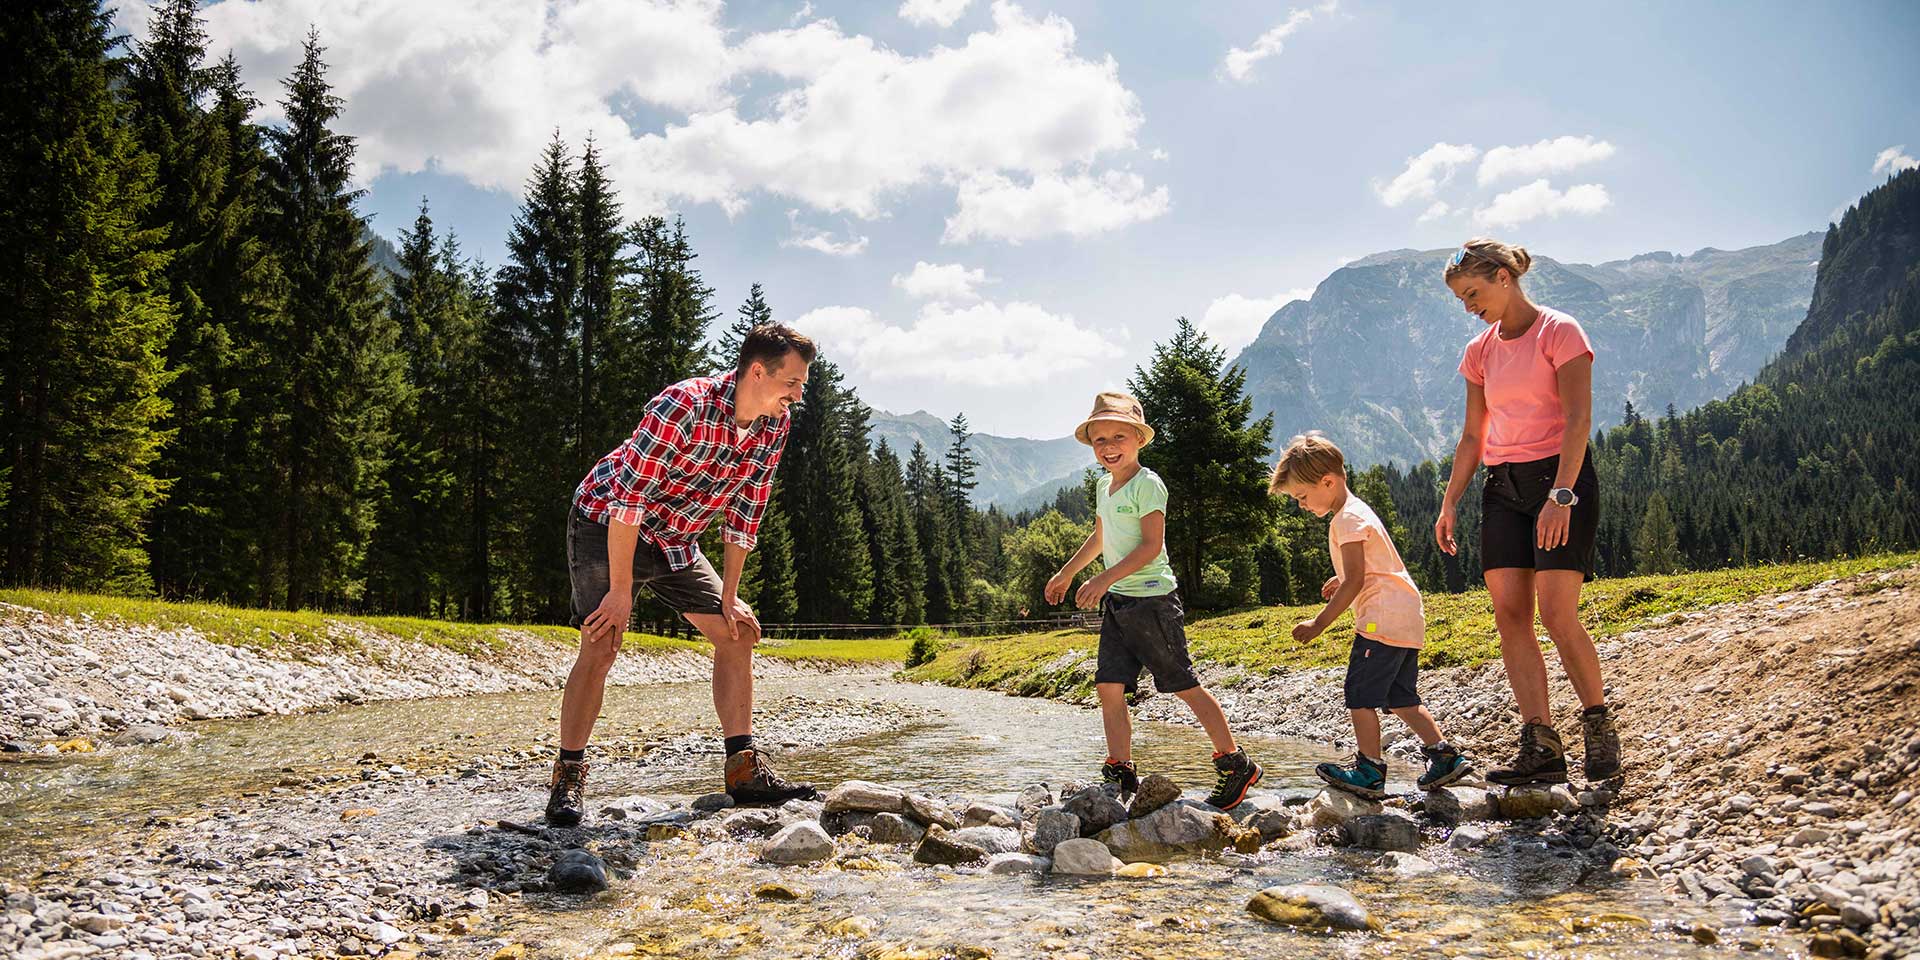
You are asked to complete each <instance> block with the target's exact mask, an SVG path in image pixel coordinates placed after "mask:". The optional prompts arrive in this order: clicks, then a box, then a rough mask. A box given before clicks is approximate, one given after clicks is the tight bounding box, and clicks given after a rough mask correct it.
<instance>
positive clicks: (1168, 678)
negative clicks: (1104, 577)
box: [1093, 593, 1200, 693]
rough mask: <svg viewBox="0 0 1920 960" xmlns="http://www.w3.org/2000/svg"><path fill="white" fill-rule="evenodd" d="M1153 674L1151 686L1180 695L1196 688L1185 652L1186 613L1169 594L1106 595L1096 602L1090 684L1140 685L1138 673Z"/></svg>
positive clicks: (1131, 688)
mask: <svg viewBox="0 0 1920 960" xmlns="http://www.w3.org/2000/svg"><path fill="white" fill-rule="evenodd" d="M1142 667H1144V668H1146V669H1147V670H1150V671H1152V672H1153V687H1154V689H1156V690H1158V691H1160V692H1161V693H1179V692H1180V691H1182V690H1191V689H1193V688H1194V687H1197V686H1199V685H1200V678H1199V677H1197V676H1194V673H1193V657H1192V656H1190V655H1188V653H1187V628H1186V612H1185V611H1183V610H1181V609H1180V600H1179V598H1178V597H1175V596H1174V595H1173V594H1171V593H1169V594H1167V595H1165V596H1159V597H1129V596H1126V595H1125V594H1119V593H1109V594H1107V595H1106V598H1105V599H1103V600H1101V601H1100V656H1099V660H1098V666H1097V667H1096V668H1095V669H1094V674H1093V682H1095V683H1121V684H1125V685H1126V688H1127V692H1128V693H1132V692H1133V691H1134V690H1135V689H1136V688H1137V687H1138V686H1139V685H1140V670H1141V668H1142Z"/></svg>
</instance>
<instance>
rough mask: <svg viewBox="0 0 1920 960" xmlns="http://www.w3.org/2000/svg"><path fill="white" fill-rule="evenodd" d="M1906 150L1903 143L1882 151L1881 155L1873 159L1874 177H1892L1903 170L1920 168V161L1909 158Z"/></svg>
mask: <svg viewBox="0 0 1920 960" xmlns="http://www.w3.org/2000/svg"><path fill="white" fill-rule="evenodd" d="M1906 149H1907V145H1906V144H1904V143H1903V144H1900V145H1899V146H1895V147H1888V148H1886V149H1885V150H1882V151H1880V153H1879V154H1878V155H1876V156H1875V157H1874V158H1873V175H1874V176H1876V177H1879V176H1888V177H1891V176H1893V175H1894V174H1896V173H1899V172H1900V171H1902V170H1912V169H1914V168H1915V167H1920V160H1915V159H1914V158H1912V157H1910V156H1908V155H1907V154H1906Z"/></svg>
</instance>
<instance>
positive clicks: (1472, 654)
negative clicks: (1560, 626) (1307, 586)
mask: <svg viewBox="0 0 1920 960" xmlns="http://www.w3.org/2000/svg"><path fill="white" fill-rule="evenodd" d="M1915 565H1920V553H1901V554H1885V555H1881V556H1872V557H1862V558H1859V559H1851V560H1835V561H1828V562H1823V563H1800V564H1782V565H1776V566H1761V567H1742V568H1738V569H1732V570H1714V571H1708V572H1705V573H1682V574H1673V575H1664V576H1647V577H1626V578H1621V579H1613V580H1597V581H1595V582H1593V583H1591V584H1588V585H1587V589H1586V590H1585V591H1584V592H1583V593H1582V595H1581V602H1580V611H1581V618H1582V619H1583V620H1584V621H1585V622H1586V624H1587V628H1588V629H1589V630H1591V631H1592V632H1593V633H1594V635H1595V636H1596V637H1608V636H1614V635H1617V634H1620V633H1624V632H1626V631H1629V630H1633V629H1635V628H1637V627H1641V626H1645V625H1646V624H1647V623H1648V622H1649V621H1651V620H1653V619H1654V618H1656V617H1660V616H1662V615H1665V614H1668V613H1674V612H1677V611H1683V610H1697V609H1700V608H1703V607H1709V606H1713V605H1715V604H1720V603H1730V602H1734V601H1739V600H1750V599H1753V598H1755V597H1763V596H1768V595H1771V594H1776V593H1785V592H1787V591H1791V590H1798V589H1802V588H1805V587H1809V586H1812V585H1813V584H1816V583H1820V582H1822V581H1824V580H1832V579H1837V578H1841V577H1848V576H1853V575H1856V574H1861V573H1872V572H1877V571H1882V570H1892V569H1896V568H1901V567H1910V566H1915ZM1863 589H1868V588H1863ZM1426 609H1427V646H1426V648H1425V649H1424V650H1423V651H1422V653H1421V657H1420V663H1421V665H1422V666H1426V667H1445V666H1470V665H1473V664H1477V663H1481V662H1484V661H1487V660H1495V659H1498V658H1499V656H1500V640H1499V635H1498V634H1497V633H1496V632H1495V630H1494V626H1493V607H1492V604H1491V603H1490V602H1489V601H1488V598H1487V593H1486V591H1485V590H1478V591H1474V592H1471V593H1461V594H1446V593H1443V594H1437V595H1429V596H1428V597H1427V598H1426ZM1319 610H1320V607H1319V605H1318V604H1315V605H1313V606H1295V607H1261V608H1256V609H1251V610H1242V611H1238V612H1234V613H1228V614H1224V615H1221V616H1216V617H1209V618H1205V619H1199V620H1191V621H1189V622H1188V623H1187V639H1188V643H1189V646H1190V647H1191V649H1192V651H1193V656H1194V659H1195V660H1197V661H1200V662H1203V663H1216V664H1226V665H1231V666H1235V667H1239V668H1240V669H1241V670H1242V671H1244V672H1245V673H1246V674H1251V675H1261V674H1267V673H1270V672H1276V671H1283V670H1298V669H1306V668H1312V667H1337V666H1344V665H1345V664H1346V662H1347V650H1348V647H1349V646H1350V645H1351V643H1352V638H1353V615H1352V614H1351V613H1347V614H1344V615H1342V616H1341V618H1340V620H1339V621H1338V622H1336V623H1335V624H1334V625H1333V627H1332V628H1331V629H1329V630H1327V632H1326V633H1324V634H1321V635H1320V637H1319V638H1318V639H1315V640H1313V641H1312V642H1310V643H1296V642H1294V639H1293V633H1292V631H1293V625H1294V624H1295V623H1298V622H1299V621H1301V620H1305V619H1308V618H1310V617H1312V616H1313V615H1314V614H1316V613H1318V612H1319ZM1097 642H1098V638H1097V637H1096V635H1095V634H1094V633H1092V632H1090V631H1086V630H1057V631H1053V632H1050V633H1032V634H1015V635H1011V636H1003V637H982V638H971V639H967V640H960V641H951V642H949V644H948V645H947V647H946V648H945V649H944V650H942V651H941V652H940V653H939V655H937V656H936V657H935V658H934V659H933V660H932V661H930V662H928V663H924V664H921V665H920V666H917V667H914V668H912V669H910V670H908V671H907V673H906V675H907V676H908V677H909V678H911V679H915V680H930V681H934V682H937V683H944V684H948V685H950V686H963V687H981V688H988V689H995V690H1004V691H1007V692H1010V693H1018V694H1022V695H1027V696H1077V695H1083V694H1089V693H1091V690H1090V689H1089V686H1090V679H1089V677H1088V676H1087V675H1086V674H1083V673H1081V672H1079V671H1077V670H1075V669H1073V668H1074V666H1075V664H1076V663H1077V662H1078V661H1079V660H1080V659H1081V658H1082V656H1083V655H1084V654H1086V653H1089V652H1091V651H1092V650H1093V649H1094V647H1095V645H1096V644H1097Z"/></svg>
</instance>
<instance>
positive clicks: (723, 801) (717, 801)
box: [689, 793, 733, 813]
mask: <svg viewBox="0 0 1920 960" xmlns="http://www.w3.org/2000/svg"><path fill="white" fill-rule="evenodd" d="M689 806H691V807H693V808H694V809H695V810H698V811H700V812H701V813H717V812H719V811H721V810H727V809H731V808H732V807H733V798H732V797H730V796H728V795H726V794H724V793H708V794H703V795H701V796H699V797H696V798H695V799H694V801H693V803H691V804H689Z"/></svg>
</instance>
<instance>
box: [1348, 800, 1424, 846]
mask: <svg viewBox="0 0 1920 960" xmlns="http://www.w3.org/2000/svg"><path fill="white" fill-rule="evenodd" d="M1340 830H1341V834H1342V835H1343V836H1344V837H1345V838H1346V840H1347V843H1348V844H1350V845H1352V846H1356V847H1361V848H1363V849H1367V850H1399V851H1402V852H1406V853H1412V852H1413V851H1415V850H1418V849H1420V825H1419V824H1418V823H1415V822H1414V820H1413V818H1412V817H1409V816H1407V815H1406V814H1404V813H1401V812H1400V811H1398V810H1394V811H1391V812H1387V813H1377V814H1371V815H1369V816H1364V817H1354V818H1353V819H1351V820H1348V821H1347V822H1346V824H1345V825H1344V826H1342V827H1341V828H1340Z"/></svg>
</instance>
